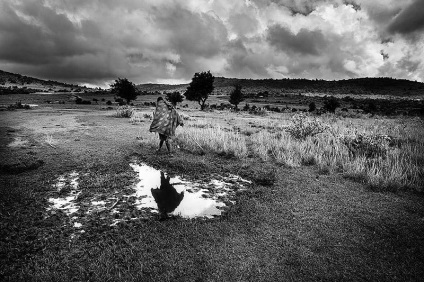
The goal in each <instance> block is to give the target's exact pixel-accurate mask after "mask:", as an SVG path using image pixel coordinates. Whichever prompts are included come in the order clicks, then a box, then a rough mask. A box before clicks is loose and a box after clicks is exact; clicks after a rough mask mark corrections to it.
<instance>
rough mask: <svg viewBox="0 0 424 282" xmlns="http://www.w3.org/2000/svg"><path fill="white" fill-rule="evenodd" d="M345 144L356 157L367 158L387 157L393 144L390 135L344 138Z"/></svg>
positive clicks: (363, 135)
mask: <svg viewBox="0 0 424 282" xmlns="http://www.w3.org/2000/svg"><path fill="white" fill-rule="evenodd" d="M342 141H343V143H344V144H345V145H346V146H347V147H348V149H349V152H350V153H351V154H352V156H354V157H359V156H364V157H366V158H375V157H385V156H386V153H387V150H388V148H389V146H390V143H391V142H392V138H391V137H390V136H388V135H381V134H380V135H379V134H377V135H365V134H358V135H356V136H353V137H352V136H345V137H342Z"/></svg>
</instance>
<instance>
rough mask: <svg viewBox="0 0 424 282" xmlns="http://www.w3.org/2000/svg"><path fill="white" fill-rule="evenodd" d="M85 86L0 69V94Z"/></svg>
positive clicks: (63, 90)
mask: <svg viewBox="0 0 424 282" xmlns="http://www.w3.org/2000/svg"><path fill="white" fill-rule="evenodd" d="M87 89H88V88H86V87H85V86H79V85H75V84H69V83H63V82H58V81H53V80H43V79H38V78H34V77H30V76H25V75H21V74H16V73H11V72H6V71H2V70H0V94H15V93H21V94H27V93H36V92H81V91H84V90H87Z"/></svg>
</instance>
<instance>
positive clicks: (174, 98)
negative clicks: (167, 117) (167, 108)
mask: <svg viewBox="0 0 424 282" xmlns="http://www.w3.org/2000/svg"><path fill="white" fill-rule="evenodd" d="M166 100H168V101H169V102H171V104H172V105H174V107H175V106H177V103H181V102H182V101H183V100H184V96H183V95H182V94H181V93H180V92H178V91H175V92H171V93H166Z"/></svg>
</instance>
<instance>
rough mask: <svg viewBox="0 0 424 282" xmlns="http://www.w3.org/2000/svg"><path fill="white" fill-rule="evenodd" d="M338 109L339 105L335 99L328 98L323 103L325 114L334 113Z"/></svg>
mask: <svg viewBox="0 0 424 282" xmlns="http://www.w3.org/2000/svg"><path fill="white" fill-rule="evenodd" d="M338 107H340V103H339V100H338V99H337V98H336V97H329V98H327V99H326V100H325V101H324V110H325V111H326V112H330V113H334V112H335V111H336V109H337V108H338Z"/></svg>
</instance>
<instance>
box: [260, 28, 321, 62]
mask: <svg viewBox="0 0 424 282" xmlns="http://www.w3.org/2000/svg"><path fill="white" fill-rule="evenodd" d="M267 40H268V42H269V43H270V44H271V45H273V46H274V47H276V48H277V49H279V50H281V51H284V52H288V53H301V54H305V55H319V53H320V52H321V50H322V49H323V48H325V47H326V45H327V40H326V38H325V36H324V35H323V34H322V32H321V31H316V30H306V29H303V28H302V29H301V30H300V31H299V32H298V33H297V34H294V33H293V32H291V31H290V30H289V29H288V28H286V27H283V26H280V25H273V26H271V27H269V29H268V34H267Z"/></svg>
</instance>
